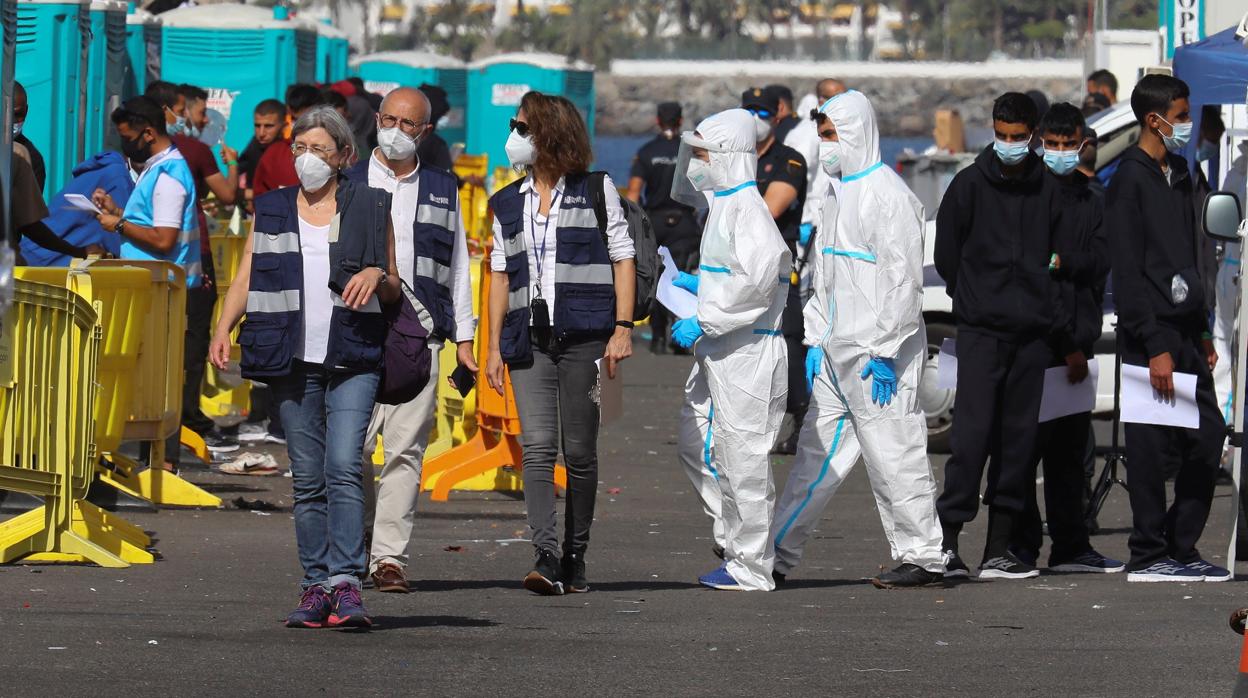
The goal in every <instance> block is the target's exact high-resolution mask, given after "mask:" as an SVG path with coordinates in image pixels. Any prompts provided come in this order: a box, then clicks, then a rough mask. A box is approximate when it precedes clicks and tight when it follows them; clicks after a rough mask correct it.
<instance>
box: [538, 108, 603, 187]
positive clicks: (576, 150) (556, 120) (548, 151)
mask: <svg viewBox="0 0 1248 698" xmlns="http://www.w3.org/2000/svg"><path fill="white" fill-rule="evenodd" d="M520 108H521V109H523V110H524V118H525V121H526V122H527V123H528V125H529V135H530V137H531V138H532V139H533V149H534V150H535V151H536V152H537V158H536V160H535V161H534V163H533V170H534V171H535V173H537V174H538V175H540V176H542V177H543V178H545V177H549V178H550V179H551V180H557V179H559V178H560V177H562V176H564V175H568V174H574V173H582V172H588V171H589V166H590V164H591V163H593V161H594V151H593V149H592V148H591V147H590V145H589V131H588V130H587V129H586V128H585V120H584V119H583V118H581V112H579V111H578V110H577V108H576V106H575V105H574V104H572V102H570V101H568V99H567V98H565V97H559V96H556V95H546V94H542V93H541V92H528V93H526V94H525V95H524V97H522V98H521V99H520Z"/></svg>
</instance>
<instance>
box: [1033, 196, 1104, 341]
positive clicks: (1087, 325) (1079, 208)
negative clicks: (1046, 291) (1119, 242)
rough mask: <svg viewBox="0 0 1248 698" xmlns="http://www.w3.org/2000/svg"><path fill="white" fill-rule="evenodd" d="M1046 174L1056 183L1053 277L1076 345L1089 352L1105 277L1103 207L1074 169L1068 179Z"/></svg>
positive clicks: (1101, 312) (1099, 324) (1099, 325)
mask: <svg viewBox="0 0 1248 698" xmlns="http://www.w3.org/2000/svg"><path fill="white" fill-rule="evenodd" d="M1048 177H1049V179H1051V180H1052V182H1053V184H1054V185H1055V186H1056V187H1057V202H1058V226H1057V229H1056V230H1055V231H1054V233H1053V249H1054V251H1056V252H1057V254H1058V256H1059V257H1060V258H1061V265H1060V267H1059V268H1058V269H1057V271H1056V272H1054V274H1053V276H1054V278H1055V279H1056V280H1057V283H1058V289H1059V292H1060V294H1061V298H1062V303H1063V304H1064V305H1065V306H1066V312H1067V314H1068V315H1069V316H1070V331H1071V334H1072V335H1073V337H1074V340H1075V344H1076V345H1078V347H1079V348H1080V349H1082V350H1083V352H1084V353H1085V354H1088V355H1089V356H1090V355H1091V354H1092V346H1093V344H1095V343H1096V340H1097V339H1099V338H1100V336H1101V329H1102V324H1103V322H1104V309H1103V301H1104V297H1105V280H1106V277H1107V276H1108V275H1109V237H1108V235H1107V233H1106V232H1105V228H1104V226H1103V225H1102V221H1103V217H1104V206H1105V205H1104V202H1103V201H1102V200H1101V196H1100V195H1099V194H1097V193H1096V192H1094V191H1093V190H1092V188H1091V187H1090V186H1088V178H1087V176H1085V175H1083V174H1081V173H1079V172H1075V173H1072V174H1071V175H1070V176H1069V177H1057V176H1055V175H1053V174H1052V173H1049V174H1048ZM1059 358H1060V357H1059Z"/></svg>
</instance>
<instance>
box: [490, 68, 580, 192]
mask: <svg viewBox="0 0 1248 698" xmlns="http://www.w3.org/2000/svg"><path fill="white" fill-rule="evenodd" d="M530 90H537V91H538V92H542V93H544V94H549V95H560V96H563V97H567V98H568V99H569V100H571V102H572V103H573V104H575V105H576V108H577V109H578V110H580V112H581V116H583V117H584V118H585V124H586V126H588V128H589V134H590V136H591V137H592V136H593V134H594V69H593V66H591V65H588V64H586V63H580V62H578V63H569V62H568V59H567V58H566V57H564V56H557V55H554V54H540V53H539V54H533V53H505V54H500V55H497V56H491V57H489V58H485V59H483V60H479V61H475V62H474V63H473V64H472V65H471V66H469V67H468V152H469V153H482V154H485V155H488V156H489V158H490V167H498V166H505V165H506V164H507V153H506V151H505V150H504V149H503V146H504V145H506V143H507V135H508V131H507V123H508V121H509V120H510V119H511V118H512V117H513V116H515V113H516V108H517V107H519V106H520V98H521V97H523V96H524V93H526V92H529V91H530Z"/></svg>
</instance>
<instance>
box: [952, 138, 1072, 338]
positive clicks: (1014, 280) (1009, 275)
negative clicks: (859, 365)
mask: <svg viewBox="0 0 1248 698" xmlns="http://www.w3.org/2000/svg"><path fill="white" fill-rule="evenodd" d="M1055 192H1056V187H1055V186H1054V183H1053V182H1052V181H1050V178H1048V177H1046V176H1045V167H1044V163H1043V161H1042V160H1041V159H1040V158H1039V157H1036V155H1035V154H1034V153H1029V154H1028V155H1027V159H1026V160H1024V161H1023V169H1022V174H1021V175H1020V176H1019V177H1018V178H1015V179H1007V178H1006V177H1005V175H1004V174H1002V172H1001V161H1000V160H998V159H997V156H996V153H995V152H994V151H993V149H992V146H989V147H987V148H985V149H984V151H983V152H982V153H980V154H979V157H977V158H976V159H975V164H974V165H972V166H971V167H967V168H966V169H964V170H962V171H961V172H959V173H958V174H957V175H956V176H955V177H954V178H953V181H952V182H951V183H950V184H949V189H948V190H947V191H946V192H945V197H944V199H942V200H941V202H940V211H939V213H937V215H936V249H935V262H936V271H937V273H939V274H940V277H941V278H942V279H944V281H945V291H946V292H947V293H948V294H949V296H950V297H951V298H953V314H954V317H955V319H956V320H957V323H958V325H959V327H966V328H969V329H973V330H976V331H979V332H983V333H986V334H989V335H992V336H995V337H999V338H1001V339H1006V340H1015V339H1034V338H1039V337H1048V338H1050V339H1051V340H1052V341H1053V343H1054V349H1055V351H1060V352H1061V353H1062V355H1063V356H1064V355H1066V354H1069V353H1071V352H1072V351H1074V350H1075V348H1076V347H1075V344H1074V342H1073V340H1072V339H1071V337H1070V335H1069V330H1068V328H1069V318H1068V317H1067V314H1066V312H1065V308H1064V306H1063V304H1062V303H1060V302H1059V300H1058V293H1057V286H1056V284H1054V283H1052V281H1051V279H1050V274H1049V260H1050V258H1051V256H1052V254H1053V252H1054V246H1053V241H1052V231H1053V230H1055V229H1056V226H1057V224H1058V220H1057V215H1058V206H1057V205H1055V204H1056V202H1055V200H1054V199H1055V196H1056V193H1055Z"/></svg>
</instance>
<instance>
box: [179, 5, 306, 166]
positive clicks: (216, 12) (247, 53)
mask: <svg viewBox="0 0 1248 698" xmlns="http://www.w3.org/2000/svg"><path fill="white" fill-rule="evenodd" d="M160 19H161V44H162V48H161V60H160V72H161V77H162V78H163V79H164V80H168V81H169V82H173V83H189V84H192V85H197V86H199V87H201V88H203V89H204V90H206V91H207V92H208V107H209V108H210V109H215V110H217V111H219V112H221V114H222V115H223V116H225V118H226V119H227V120H228V122H229V126H228V127H227V131H226V138H225V142H226V143H227V144H228V145H229V146H230V147H231V148H234V149H235V150H238V151H240V152H241V151H242V150H243V149H244V148H246V147H247V143H248V142H249V141H250V140H251V135H252V121H251V116H252V110H254V109H255V107H256V105H257V104H259V103H260V102H262V101H264V100H266V99H277V100H281V101H285V96H286V88H287V87H289V86H290V85H292V84H294V83H297V82H312V80H313V79H314V78H315V77H316V29H315V27H314V26H313V25H312V24H311V23H309V22H306V21H304V20H300V19H292V18H288V17H287V16H286V8H284V7H282V6H280V5H279V6H277V7H274V8H272V9H265V8H262V7H256V6H254V5H201V6H198V7H185V8H182V9H178V10H171V11H169V12H166V13H164V14H162V15H161V17H160Z"/></svg>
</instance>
